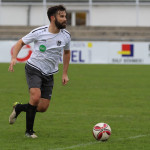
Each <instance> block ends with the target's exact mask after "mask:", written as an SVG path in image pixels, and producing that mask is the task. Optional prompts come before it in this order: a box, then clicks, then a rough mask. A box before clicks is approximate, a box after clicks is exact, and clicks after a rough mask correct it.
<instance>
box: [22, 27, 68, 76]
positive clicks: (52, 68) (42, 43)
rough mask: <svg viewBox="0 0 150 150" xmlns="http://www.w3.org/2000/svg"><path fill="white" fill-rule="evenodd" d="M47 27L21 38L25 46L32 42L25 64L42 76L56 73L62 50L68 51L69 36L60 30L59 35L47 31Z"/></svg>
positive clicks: (37, 29)
mask: <svg viewBox="0 0 150 150" xmlns="http://www.w3.org/2000/svg"><path fill="white" fill-rule="evenodd" d="M48 28H49V25H46V26H42V27H39V28H36V29H34V30H32V31H31V32H30V33H29V34H27V35H26V36H24V37H23V38H22V40H23V42H24V43H25V44H29V43H31V42H34V49H33V52H32V54H31V57H30V58H29V59H28V61H27V64H28V65H30V66H32V67H34V68H36V69H38V70H39V71H40V72H41V73H42V74H44V75H51V74H54V73H56V72H58V64H59V61H60V57H61V56H62V54H63V50H70V41H71V38H70V34H69V32H68V31H67V30H65V29H61V30H60V32H59V33H57V34H52V33H50V32H49V31H48Z"/></svg>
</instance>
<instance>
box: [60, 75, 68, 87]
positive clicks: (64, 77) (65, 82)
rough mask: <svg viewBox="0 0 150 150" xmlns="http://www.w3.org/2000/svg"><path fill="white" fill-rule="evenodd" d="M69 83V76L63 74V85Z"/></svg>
mask: <svg viewBox="0 0 150 150" xmlns="http://www.w3.org/2000/svg"><path fill="white" fill-rule="evenodd" d="M68 81H69V78H68V75H67V74H63V75H62V84H63V85H66V84H67V83H68Z"/></svg>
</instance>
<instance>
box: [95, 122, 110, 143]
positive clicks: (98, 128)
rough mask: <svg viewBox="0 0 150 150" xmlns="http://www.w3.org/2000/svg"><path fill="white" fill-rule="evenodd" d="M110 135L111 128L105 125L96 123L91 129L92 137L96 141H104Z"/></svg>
mask: <svg viewBox="0 0 150 150" xmlns="http://www.w3.org/2000/svg"><path fill="white" fill-rule="evenodd" d="M110 135H111V128H110V126H109V125H108V124H106V123H97V124H96V125H95V126H94V127H93V136H94V137H95V139H96V140H98V141H106V140H108V138H109V137H110Z"/></svg>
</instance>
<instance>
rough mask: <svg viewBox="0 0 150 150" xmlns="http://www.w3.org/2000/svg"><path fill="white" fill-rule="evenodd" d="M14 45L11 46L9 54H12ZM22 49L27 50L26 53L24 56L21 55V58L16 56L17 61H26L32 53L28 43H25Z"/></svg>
mask: <svg viewBox="0 0 150 150" xmlns="http://www.w3.org/2000/svg"><path fill="white" fill-rule="evenodd" d="M14 47H15V46H13V47H12V48H11V56H12V55H13V51H14ZM22 49H23V50H27V51H28V53H27V55H26V56H23V57H22V58H18V57H17V61H19V62H25V61H27V60H28V59H29V58H30V56H31V54H32V48H31V46H30V45H25V46H23V48H22Z"/></svg>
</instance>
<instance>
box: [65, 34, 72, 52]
mask: <svg viewBox="0 0 150 150" xmlns="http://www.w3.org/2000/svg"><path fill="white" fill-rule="evenodd" d="M67 39H68V40H67V43H66V45H65V47H64V50H70V42H71V37H70V36H69V37H68V38H67Z"/></svg>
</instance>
